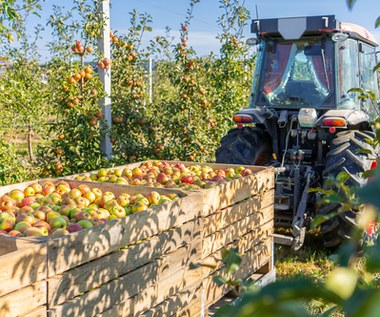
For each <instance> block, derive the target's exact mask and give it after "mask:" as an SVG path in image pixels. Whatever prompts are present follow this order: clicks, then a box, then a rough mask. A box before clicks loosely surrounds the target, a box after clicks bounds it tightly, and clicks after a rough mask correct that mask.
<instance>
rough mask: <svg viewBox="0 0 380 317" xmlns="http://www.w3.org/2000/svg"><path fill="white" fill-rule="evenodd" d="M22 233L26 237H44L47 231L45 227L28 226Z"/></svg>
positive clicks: (47, 233)
mask: <svg viewBox="0 0 380 317" xmlns="http://www.w3.org/2000/svg"><path fill="white" fill-rule="evenodd" d="M24 235H25V236H26V237H45V236H48V235H49V232H48V230H47V229H46V228H45V227H41V228H35V227H30V228H28V229H26V230H25V231H24Z"/></svg>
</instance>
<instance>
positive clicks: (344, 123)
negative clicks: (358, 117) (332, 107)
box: [322, 117, 347, 127]
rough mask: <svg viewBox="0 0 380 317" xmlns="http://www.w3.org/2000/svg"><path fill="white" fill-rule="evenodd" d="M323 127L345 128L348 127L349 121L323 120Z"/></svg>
mask: <svg viewBox="0 0 380 317" xmlns="http://www.w3.org/2000/svg"><path fill="white" fill-rule="evenodd" d="M322 122H323V125H325V126H328V127H345V126H347V121H346V119H343V118H336V117H335V118H333V117H330V118H324V119H323V121H322Z"/></svg>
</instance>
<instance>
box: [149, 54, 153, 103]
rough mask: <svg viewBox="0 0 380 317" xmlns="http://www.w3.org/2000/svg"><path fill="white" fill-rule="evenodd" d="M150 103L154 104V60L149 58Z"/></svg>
mask: <svg viewBox="0 0 380 317" xmlns="http://www.w3.org/2000/svg"><path fill="white" fill-rule="evenodd" d="M149 102H150V103H152V102H153V60H152V58H151V57H150V58H149Z"/></svg>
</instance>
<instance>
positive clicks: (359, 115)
mask: <svg viewBox="0 0 380 317" xmlns="http://www.w3.org/2000/svg"><path fill="white" fill-rule="evenodd" d="M328 117H330V118H331V117H335V118H336V117H338V118H343V119H345V120H346V121H347V127H348V128H350V127H357V126H358V125H361V126H363V127H365V128H368V129H369V127H370V123H369V121H370V117H369V116H368V114H366V113H365V112H363V111H358V110H344V109H342V110H339V109H334V110H328V111H326V112H325V113H324V114H323V115H322V116H321V117H319V118H318V120H317V122H316V126H317V127H322V126H324V124H323V119H325V118H328Z"/></svg>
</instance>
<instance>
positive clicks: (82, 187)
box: [77, 184, 91, 195]
mask: <svg viewBox="0 0 380 317" xmlns="http://www.w3.org/2000/svg"><path fill="white" fill-rule="evenodd" d="M77 189H79V190H80V191H81V193H82V195H84V194H85V193H88V192H91V188H90V186H88V185H87V184H80V185H78V187H77Z"/></svg>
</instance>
